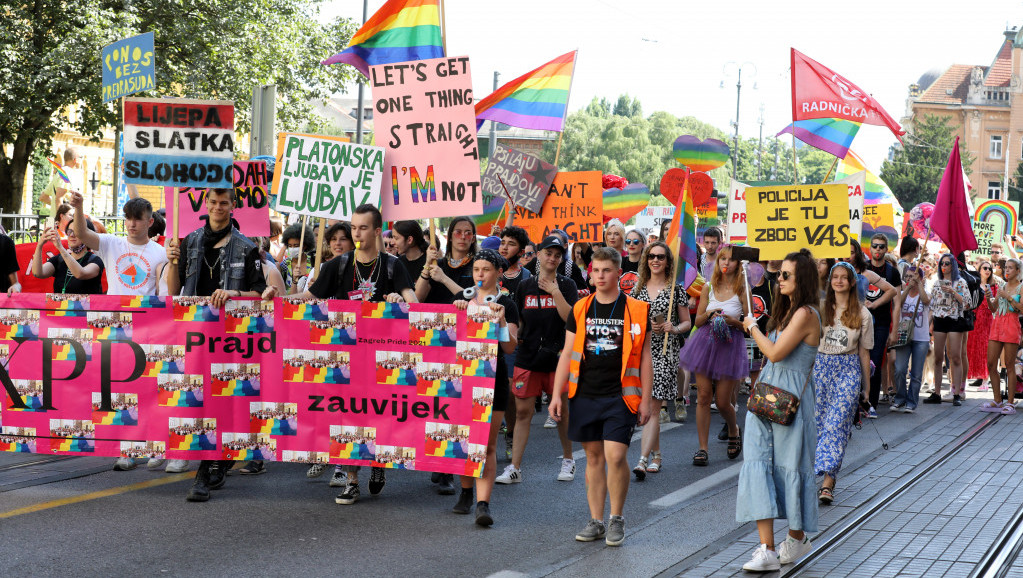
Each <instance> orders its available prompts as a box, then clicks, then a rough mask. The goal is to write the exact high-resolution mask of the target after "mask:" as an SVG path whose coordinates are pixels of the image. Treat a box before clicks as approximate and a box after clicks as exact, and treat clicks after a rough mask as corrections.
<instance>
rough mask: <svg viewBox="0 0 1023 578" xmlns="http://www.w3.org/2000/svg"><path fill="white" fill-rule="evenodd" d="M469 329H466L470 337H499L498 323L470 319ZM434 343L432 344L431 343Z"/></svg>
mask: <svg viewBox="0 0 1023 578" xmlns="http://www.w3.org/2000/svg"><path fill="white" fill-rule="evenodd" d="M468 321H469V323H468V329H467V330H466V336H467V337H468V338H469V339H497V325H498V324H497V323H494V322H490V321H484V322H483V323H479V322H477V321H473V320H472V319H469V320H468ZM431 345H432V344H431Z"/></svg>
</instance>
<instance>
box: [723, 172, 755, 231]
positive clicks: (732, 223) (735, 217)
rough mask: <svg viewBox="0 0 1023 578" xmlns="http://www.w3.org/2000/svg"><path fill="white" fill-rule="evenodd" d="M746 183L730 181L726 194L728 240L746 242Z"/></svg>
mask: <svg viewBox="0 0 1023 578" xmlns="http://www.w3.org/2000/svg"><path fill="white" fill-rule="evenodd" d="M748 186H749V185H747V184H746V183H741V182H739V181H735V180H733V181H732V185H731V187H729V194H728V218H727V220H726V221H725V222H726V223H727V224H728V242H729V243H731V244H733V245H745V244H746V187H748Z"/></svg>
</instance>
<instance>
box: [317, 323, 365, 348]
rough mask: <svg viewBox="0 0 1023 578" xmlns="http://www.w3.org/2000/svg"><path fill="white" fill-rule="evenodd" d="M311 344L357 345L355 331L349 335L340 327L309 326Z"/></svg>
mask: <svg viewBox="0 0 1023 578" xmlns="http://www.w3.org/2000/svg"><path fill="white" fill-rule="evenodd" d="M309 342H310V343H315V344H317V345H355V343H356V339H355V329H352V332H351V333H349V332H348V331H347V330H346V329H342V328H340V327H328V328H326V329H320V328H319V327H314V326H312V325H310V326H309Z"/></svg>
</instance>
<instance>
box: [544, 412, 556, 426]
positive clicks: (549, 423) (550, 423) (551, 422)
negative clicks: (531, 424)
mask: <svg viewBox="0 0 1023 578" xmlns="http://www.w3.org/2000/svg"><path fill="white" fill-rule="evenodd" d="M543 429H558V422H556V421H554V418H553V417H551V416H549V415H548V416H547V419H546V420H545V421H544V422H543Z"/></svg>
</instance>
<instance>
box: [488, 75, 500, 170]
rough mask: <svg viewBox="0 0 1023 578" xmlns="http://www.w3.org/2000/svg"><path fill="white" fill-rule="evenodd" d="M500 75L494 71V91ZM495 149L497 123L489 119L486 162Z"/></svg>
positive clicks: (491, 156) (492, 155)
mask: <svg viewBox="0 0 1023 578" xmlns="http://www.w3.org/2000/svg"><path fill="white" fill-rule="evenodd" d="M500 76H501V73H500V72H498V71H496V70H495V71H494V91H495V92H496V91H497V79H498V78H499V77H500ZM496 149H497V123H496V122H494V121H493V120H491V121H490V146H489V147H488V149H487V150H488V152H487V162H490V159H492V158H494V151H495V150H496Z"/></svg>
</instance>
